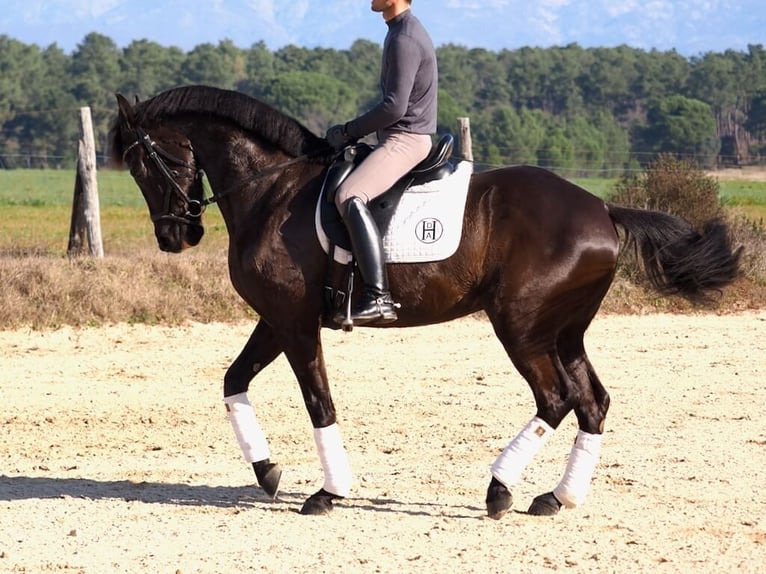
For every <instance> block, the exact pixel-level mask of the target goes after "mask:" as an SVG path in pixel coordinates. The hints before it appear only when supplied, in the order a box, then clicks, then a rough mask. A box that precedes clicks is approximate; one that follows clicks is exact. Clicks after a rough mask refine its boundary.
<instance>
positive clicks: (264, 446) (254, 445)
mask: <svg viewBox="0 0 766 574" xmlns="http://www.w3.org/2000/svg"><path fill="white" fill-rule="evenodd" d="M223 402H224V403H226V411H227V412H228V413H229V420H230V421H231V426H232V427H233V428H234V434H235V435H236V437H237V442H238V443H239V447H240V448H241V449H242V454H243V455H244V456H245V460H246V461H247V462H258V461H259V460H264V459H267V458H269V445H268V443H267V442H266V435H264V434H263V429H262V428H261V425H260V424H258V419H256V418H255V411H254V410H253V407H252V405H251V404H250V401H249V400H247V393H239V394H238V395H231V396H230V397H224V399H223Z"/></svg>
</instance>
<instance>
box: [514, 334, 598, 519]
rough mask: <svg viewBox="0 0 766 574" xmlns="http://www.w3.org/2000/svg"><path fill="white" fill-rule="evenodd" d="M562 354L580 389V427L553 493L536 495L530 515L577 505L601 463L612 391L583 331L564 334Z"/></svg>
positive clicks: (577, 411) (577, 409)
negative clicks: (604, 382)
mask: <svg viewBox="0 0 766 574" xmlns="http://www.w3.org/2000/svg"><path fill="white" fill-rule="evenodd" d="M559 355H560V357H561V361H562V364H563V365H564V368H565V370H566V372H567V373H568V375H569V379H570V380H571V381H572V382H573V383H574V387H573V388H574V389H576V397H577V401H576V404H575V406H574V411H575V415H576V416H577V422H578V427H579V429H578V431H577V436H576V437H575V442H574V444H573V445H572V450H571V451H570V453H569V459H568V460H567V465H566V469H565V470H564V476H563V477H562V479H561V481H560V482H559V484H558V486H556V488H554V489H553V491H552V492H548V493H546V494H542V495H540V496H538V497H536V498H535V499H534V501H533V502H532V505H531V506H530V507H529V511H528V512H529V514H533V515H536V516H551V515H553V514H556V513H557V512H558V511H559V509H560V508H561V506H562V505H563V506H565V507H567V508H574V507H575V506H578V505H580V504H582V503H583V502H584V501H585V497H586V495H587V493H588V489H589V487H590V483H591V479H592V477H593V471H594V470H595V468H596V464H597V463H598V458H599V454H600V451H601V439H602V436H603V432H604V421H605V419H606V413H607V411H608V410H609V394H608V393H607V391H606V389H605V388H604V386H603V385H602V384H601V381H600V380H599V378H598V375H596V372H595V371H594V369H593V366H592V365H591V363H590V361H589V360H588V356H587V355H586V353H585V349H584V347H583V344H582V333H574V334H569V335H566V336H564V337H562V338H561V339H560V342H559Z"/></svg>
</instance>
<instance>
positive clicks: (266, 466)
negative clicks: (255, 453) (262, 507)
mask: <svg viewBox="0 0 766 574" xmlns="http://www.w3.org/2000/svg"><path fill="white" fill-rule="evenodd" d="M253 470H255V477H256V478H257V479H258V485H259V486H260V487H261V488H262V489H263V490H264V492H265V493H266V494H268V495H269V496H270V497H271V499H272V500H274V499H275V498H276V497H277V492H279V480H280V479H281V478H282V468H281V467H280V466H279V465H278V464H277V463H275V462H269V459H268V458H267V459H266V460H261V461H258V462H254V463H253Z"/></svg>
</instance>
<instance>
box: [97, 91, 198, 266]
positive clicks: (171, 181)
mask: <svg viewBox="0 0 766 574" xmlns="http://www.w3.org/2000/svg"><path fill="white" fill-rule="evenodd" d="M116 97H117V105H118V108H119V114H118V117H117V120H116V121H115V123H114V126H113V127H112V131H111V135H110V139H111V159H112V162H113V163H114V164H115V165H116V166H118V167H120V166H127V167H128V168H129V169H130V174H131V175H132V176H133V179H134V180H135V181H136V183H137V184H138V187H139V188H140V189H141V193H142V194H143V196H144V199H145V200H146V204H147V206H148V207H149V214H150V216H151V218H152V221H153V222H154V234H155V236H156V238H157V244H158V245H159V248H160V249H161V250H162V251H170V252H173V253H178V252H180V251H183V250H184V249H186V248H187V247H193V246H195V245H197V244H198V243H199V242H200V240H201V239H202V235H203V234H204V229H203V227H202V222H201V220H202V213H203V211H204V207H205V204H204V189H203V184H202V177H203V173H202V170H201V169H198V166H197V162H196V158H195V156H194V150H193V148H192V145H191V142H190V141H189V138H188V137H186V136H185V135H184V134H182V133H180V132H178V131H176V130H174V129H172V128H170V127H167V126H162V125H156V124H155V123H152V125H151V126H149V125H147V126H145V127H144V126H142V125H141V121H140V114H139V113H137V110H136V108H135V107H134V106H132V105H131V104H130V102H128V101H127V100H126V99H125V98H124V97H123V96H122V95H120V94H117V95H116Z"/></svg>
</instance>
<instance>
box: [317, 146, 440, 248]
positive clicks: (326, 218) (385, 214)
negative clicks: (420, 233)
mask: <svg viewBox="0 0 766 574" xmlns="http://www.w3.org/2000/svg"><path fill="white" fill-rule="evenodd" d="M454 145H455V139H454V138H453V137H452V135H451V134H445V135H444V136H443V137H442V138H441V139H440V140H439V141H438V142H437V143H436V144H435V145H434V146H433V147H432V148H431V152H430V153H429V154H428V156H427V157H426V158H425V159H424V160H423V161H421V162H420V163H419V164H417V165H416V166H415V167H414V168H412V169H411V170H410V171H409V172H408V173H406V174H405V175H404V176H402V177H401V178H400V179H399V180H398V181H397V182H396V183H395V184H394V185H393V186H391V188H390V189H389V190H388V191H386V192H385V193H384V194H382V195H380V196H378V197H376V198H375V199H373V200H371V201H370V202H369V203H368V204H367V207H368V208H369V210H370V213H371V214H372V216H373V218H374V219H375V223H377V225H378V229H379V230H380V234H381V235H385V233H386V231H387V230H388V226H389V224H390V223H391V217H392V216H393V214H394V211H396V206H397V205H398V204H399V201H400V200H401V199H402V194H403V193H404V192H405V191H406V190H407V189H408V188H409V187H411V186H413V185H421V184H423V183H427V182H429V181H433V180H436V179H442V178H444V177H446V176H448V175H450V174H451V173H452V172H453V171H454V170H455V166H454V165H453V164H452V163H451V162H450V161H449V158H450V156H451V155H452V149H453V147H454ZM372 150H373V147H372V146H370V145H369V144H354V145H351V146H349V147H347V148H346V149H345V150H344V152H343V154H342V155H341V156H339V157H338V158H337V159H336V160H335V161H334V162H333V163H332V164H331V165H330V167H328V168H327V172H326V173H325V178H324V181H323V183H322V190H321V192H320V198H321V201H320V204H321V208H320V221H321V224H322V228H323V229H324V231H325V233H326V234H327V237H328V238H329V240H330V242H331V243H332V244H333V245H337V246H338V247H342V248H343V249H346V250H348V251H350V250H351V240H350V239H349V237H348V232H347V231H346V226H345V225H344V224H343V220H342V219H341V217H340V213H338V209H337V207H336V206H335V194H336V193H337V191H338V188H339V187H340V185H341V184H342V183H343V182H344V181H345V179H346V178H347V177H348V176H349V174H350V173H351V172H352V171H353V170H354V168H355V167H356V166H358V165H359V164H360V163H362V161H364V159H365V158H366V157H367V156H368V155H369V154H370V152H372Z"/></svg>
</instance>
